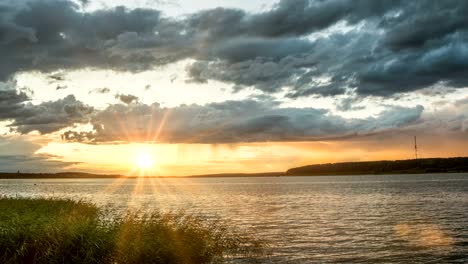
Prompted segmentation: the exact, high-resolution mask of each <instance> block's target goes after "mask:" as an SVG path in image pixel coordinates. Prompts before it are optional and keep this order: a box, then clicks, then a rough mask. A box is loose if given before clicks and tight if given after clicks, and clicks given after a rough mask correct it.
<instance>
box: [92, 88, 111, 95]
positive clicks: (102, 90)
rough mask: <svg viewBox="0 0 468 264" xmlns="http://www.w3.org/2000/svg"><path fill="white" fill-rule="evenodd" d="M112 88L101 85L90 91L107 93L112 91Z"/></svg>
mask: <svg viewBox="0 0 468 264" xmlns="http://www.w3.org/2000/svg"><path fill="white" fill-rule="evenodd" d="M110 91H111V90H110V89H109V88H107V87H101V88H96V89H94V90H92V91H89V93H98V94H107V93H110Z"/></svg>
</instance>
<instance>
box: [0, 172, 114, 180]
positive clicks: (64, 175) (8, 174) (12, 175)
mask: <svg viewBox="0 0 468 264" xmlns="http://www.w3.org/2000/svg"><path fill="white" fill-rule="evenodd" d="M119 177H123V176H122V175H117V174H92V173H84V172H59V173H11V172H0V179H36V178H37V179H54V178H55V179H67V178H119Z"/></svg>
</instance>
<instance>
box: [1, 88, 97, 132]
mask: <svg viewBox="0 0 468 264" xmlns="http://www.w3.org/2000/svg"><path fill="white" fill-rule="evenodd" d="M13 85H14V84H12V83H0V121H7V120H12V122H11V124H9V125H8V126H9V127H10V128H11V129H12V130H14V131H16V132H19V133H22V134H25V133H29V132H31V131H38V132H40V133H42V134H46V133H51V132H55V131H58V130H60V129H62V128H65V127H69V126H71V125H73V124H74V123H86V122H87V120H88V119H89V115H90V114H91V113H92V112H93V108H92V107H90V106H88V105H86V104H84V103H82V102H80V101H77V100H76V98H75V97H74V96H73V95H69V96H67V97H65V98H63V99H60V100H57V101H49V102H43V103H41V104H37V105H34V104H31V103H30V102H29V100H30V99H29V97H28V96H27V95H26V94H25V93H24V92H18V91H17V90H16V87H15V86H13Z"/></svg>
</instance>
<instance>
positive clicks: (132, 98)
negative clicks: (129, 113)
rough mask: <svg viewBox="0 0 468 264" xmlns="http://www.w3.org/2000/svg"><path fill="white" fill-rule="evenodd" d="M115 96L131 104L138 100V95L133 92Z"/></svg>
mask: <svg viewBox="0 0 468 264" xmlns="http://www.w3.org/2000/svg"><path fill="white" fill-rule="evenodd" d="M115 98H117V99H119V100H120V101H121V102H122V103H126V104H131V103H134V102H135V103H136V102H138V97H137V96H134V95H131V94H118V95H116V96H115Z"/></svg>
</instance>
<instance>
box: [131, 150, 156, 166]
mask: <svg viewBox="0 0 468 264" xmlns="http://www.w3.org/2000/svg"><path fill="white" fill-rule="evenodd" d="M135 164H136V165H137V166H138V168H140V169H141V170H144V169H148V168H150V167H152V166H153V164H154V158H153V156H151V155H150V154H148V153H140V154H138V155H137V156H136V157H135Z"/></svg>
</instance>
